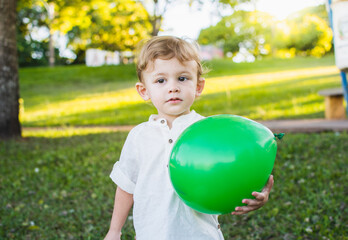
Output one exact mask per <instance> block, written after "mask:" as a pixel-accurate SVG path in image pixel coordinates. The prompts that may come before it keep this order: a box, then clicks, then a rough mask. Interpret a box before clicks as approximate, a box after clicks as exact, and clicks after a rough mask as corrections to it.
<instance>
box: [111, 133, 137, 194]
mask: <svg viewBox="0 0 348 240" xmlns="http://www.w3.org/2000/svg"><path fill="white" fill-rule="evenodd" d="M136 132H137V131H135V129H133V130H132V131H131V132H130V133H129V134H128V137H127V139H126V141H125V143H124V145H123V148H122V151H121V156H120V159H119V161H117V162H116V163H115V164H114V167H113V169H112V171H111V174H110V178H111V179H112V181H113V182H114V183H115V184H117V186H119V187H120V188H122V190H124V191H126V192H128V193H130V194H133V193H134V189H135V184H136V182H137V178H138V172H139V160H138V154H137V152H138V151H137V146H138V144H137V143H136V135H137V134H136Z"/></svg>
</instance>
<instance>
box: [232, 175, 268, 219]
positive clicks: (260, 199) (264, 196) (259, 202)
mask: <svg viewBox="0 0 348 240" xmlns="http://www.w3.org/2000/svg"><path fill="white" fill-rule="evenodd" d="M273 183H274V180H273V175H271V176H270V177H269V179H268V182H267V185H266V186H265V187H264V188H263V189H262V192H253V193H252V195H253V196H254V197H255V199H243V201H242V203H245V204H247V206H243V207H236V209H235V211H234V212H232V215H241V214H245V213H248V212H251V211H254V210H256V209H259V208H260V207H262V206H263V205H265V204H266V203H267V201H268V197H269V193H270V192H271V189H272V186H273Z"/></svg>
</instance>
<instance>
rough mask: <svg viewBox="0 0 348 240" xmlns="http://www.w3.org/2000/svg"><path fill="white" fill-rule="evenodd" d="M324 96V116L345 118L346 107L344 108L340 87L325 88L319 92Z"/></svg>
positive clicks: (327, 117)
mask: <svg viewBox="0 0 348 240" xmlns="http://www.w3.org/2000/svg"><path fill="white" fill-rule="evenodd" d="M319 95H321V96H324V97H325V118H326V119H330V120H332V119H345V118H346V109H345V108H344V104H343V102H344V96H343V89H342V88H333V89H325V90H322V91H320V92H319Z"/></svg>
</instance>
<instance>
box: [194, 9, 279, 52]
mask: <svg viewBox="0 0 348 240" xmlns="http://www.w3.org/2000/svg"><path fill="white" fill-rule="evenodd" d="M272 20H273V19H272V17H271V16H270V15H268V14H266V13H262V12H257V11H255V12H249V11H242V10H240V11H236V12H234V13H233V14H232V15H231V16H227V17H224V18H222V20H221V21H220V22H219V23H217V24H216V25H215V26H212V27H209V28H206V29H203V30H202V31H201V32H200V35H199V37H198V42H199V43H200V44H202V45H206V44H216V45H217V46H219V47H222V48H223V49H224V52H225V53H227V52H231V53H234V54H235V53H237V52H239V51H240V49H241V48H245V49H247V50H248V51H249V52H250V53H252V54H253V55H254V56H260V55H265V54H266V53H267V52H266V51H265V48H266V47H267V44H269V41H270V39H271V28H270V25H271V24H272Z"/></svg>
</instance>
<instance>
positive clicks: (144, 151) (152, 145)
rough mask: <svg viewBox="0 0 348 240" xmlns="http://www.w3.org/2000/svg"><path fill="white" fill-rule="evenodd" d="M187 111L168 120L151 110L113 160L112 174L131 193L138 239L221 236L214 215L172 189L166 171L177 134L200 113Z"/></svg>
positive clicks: (211, 238) (199, 239) (207, 239)
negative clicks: (185, 113)
mask: <svg viewBox="0 0 348 240" xmlns="http://www.w3.org/2000/svg"><path fill="white" fill-rule="evenodd" d="M202 118H204V117H202V116H201V115H199V114H197V113H196V112H195V111H191V112H190V113H189V114H187V115H183V116H180V117H178V118H176V119H175V120H174V121H173V124H172V128H171V129H169V127H168V125H167V122H166V120H165V119H163V118H160V119H156V116H155V115H151V116H150V119H149V121H148V122H144V123H142V124H140V125H138V126H136V127H135V128H133V129H132V130H131V131H130V133H129V135H128V137H127V139H126V142H125V144H124V146H123V149H122V152H121V156H120V160H119V161H118V162H116V163H115V165H114V168H113V170H112V172H111V174H110V177H111V179H112V180H113V181H114V182H115V183H116V184H117V185H118V186H119V187H120V188H121V189H123V190H124V191H126V192H128V193H130V194H133V198H134V206H133V221H134V228H135V232H136V237H137V240H215V239H219V240H220V239H224V238H223V235H222V233H221V230H220V227H219V223H218V220H217V218H218V216H217V215H210V214H204V213H199V212H197V211H195V210H193V209H191V208H190V207H188V206H187V205H186V204H185V203H184V202H183V201H181V200H180V199H179V197H178V195H177V194H176V193H175V191H174V188H173V186H172V184H171V181H170V178H169V173H168V161H169V155H170V152H171V150H172V147H173V145H174V143H175V141H176V139H177V138H178V137H179V136H180V134H181V133H182V132H183V131H184V130H185V129H186V128H187V127H188V126H190V125H191V124H192V123H194V122H196V121H198V120H200V119H202Z"/></svg>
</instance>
